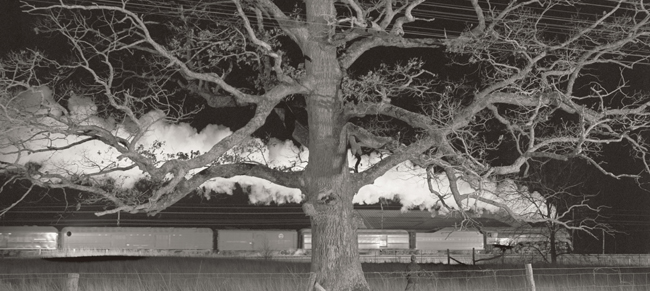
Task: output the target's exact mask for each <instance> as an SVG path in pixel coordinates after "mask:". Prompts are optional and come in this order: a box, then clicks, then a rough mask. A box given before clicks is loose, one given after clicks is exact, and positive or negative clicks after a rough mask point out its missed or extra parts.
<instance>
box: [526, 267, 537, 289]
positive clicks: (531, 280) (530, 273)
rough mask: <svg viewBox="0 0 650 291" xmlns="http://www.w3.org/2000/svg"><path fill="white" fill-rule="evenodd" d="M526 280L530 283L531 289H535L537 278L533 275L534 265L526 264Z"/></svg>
mask: <svg viewBox="0 0 650 291" xmlns="http://www.w3.org/2000/svg"><path fill="white" fill-rule="evenodd" d="M526 281H528V284H529V285H530V290H531V291H535V278H534V277H533V266H532V265H531V264H526Z"/></svg>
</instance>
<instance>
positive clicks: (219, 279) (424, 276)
mask: <svg viewBox="0 0 650 291" xmlns="http://www.w3.org/2000/svg"><path fill="white" fill-rule="evenodd" d="M527 266H529V267H528V268H529V270H527V268H526V267H525V266H523V265H522V267H521V268H516V269H488V270H454V271H419V272H414V273H411V276H413V277H414V278H416V279H415V280H416V281H417V283H416V287H417V288H416V289H415V290H527V291H528V290H535V291H539V290H585V291H587V290H588V291H594V290H619V291H623V290H635V291H636V290H650V278H649V277H650V268H644V267H599V268H535V269H534V270H533V268H532V266H530V265H527ZM365 275H366V278H367V280H368V282H369V284H370V285H371V287H372V290H378V291H383V290H404V286H405V285H406V276H407V272H367V273H366V274H365ZM308 281H309V273H290V272H287V273H282V272H277V273H155V272H152V273H39V274H26V273H22V274H20V273H16V274H0V290H3V291H5V290H6V291H23V290H25V291H27V290H30V291H31V290H61V291H91V290H92V291H95V290H111V291H121V290H142V291H149V290H156V291H159V290H163V291H164V290H184V291H185V290H187V291H204V290H211V291H214V290H303V289H305V286H306V285H307V284H308Z"/></svg>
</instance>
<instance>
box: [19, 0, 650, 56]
mask: <svg viewBox="0 0 650 291" xmlns="http://www.w3.org/2000/svg"><path fill="white" fill-rule="evenodd" d="M608 1H609V2H613V0H608ZM29 2H30V3H43V4H55V2H54V1H53V0H31V1H29ZM186 2H187V3H189V2H190V1H186ZM186 2H184V3H186ZM195 2H196V4H195V6H194V7H199V6H198V5H199V3H201V1H195ZM56 3H58V1H57V2H56ZM93 3H96V4H97V5H111V6H116V5H121V4H122V2H121V1H119V0H98V1H95V2H93ZM219 4H220V5H204V6H209V7H210V9H211V10H206V11H201V12H200V13H202V14H206V15H213V16H215V17H223V18H224V19H223V20H224V21H230V22H233V23H234V22H236V21H238V19H237V18H236V17H233V16H235V13H234V12H235V8H234V7H235V5H234V4H232V3H231V2H229V1H225V2H224V1H222V2H220V3H219ZM128 6H129V7H128V9H129V10H131V11H133V12H135V13H141V14H145V13H146V14H147V15H157V16H169V13H178V12H179V9H180V7H179V5H178V4H172V3H165V2H163V3H159V4H158V5H156V6H153V5H150V4H146V3H136V2H129V3H128ZM590 6H595V7H602V8H612V6H607V5H604V4H594V5H590ZM422 7H424V9H422ZM153 9H156V10H157V11H158V12H155V11H152V10H153ZM185 9H187V8H185ZM441 9H450V10H453V11H454V12H439V11H438V10H441ZM621 10H622V11H633V10H632V9H631V8H621ZM186 11H190V12H188V14H187V15H184V17H186V18H188V19H195V20H199V19H201V18H199V17H198V16H194V15H192V14H191V10H186ZM551 12H553V13H555V14H558V13H568V14H569V15H574V14H575V12H570V11H564V10H561V9H556V10H549V14H550V13H551ZM413 13H414V15H418V16H419V17H421V18H435V19H437V20H442V21H443V22H448V21H457V22H463V23H464V24H465V27H467V26H468V25H470V24H475V23H477V20H476V17H475V16H474V17H472V15H474V14H473V13H475V12H474V10H473V8H472V7H471V6H468V5H466V6H462V5H455V4H445V3H429V2H424V3H422V4H420V5H419V6H418V9H415V10H414V12H413ZM581 15H584V16H592V17H598V16H599V15H598V14H596V13H581ZM524 17H525V16H524ZM531 17H533V16H531ZM544 19H546V20H551V21H558V22H563V23H557V24H556V23H544V26H545V27H544V29H547V30H548V29H549V28H552V29H553V30H551V31H550V32H552V33H557V34H566V33H569V28H567V25H564V23H567V24H573V25H576V24H588V23H591V22H590V21H589V20H581V19H578V18H570V19H568V20H567V19H565V18H563V17H558V16H551V15H545V16H544ZM531 20H532V19H531ZM302 22H303V23H306V22H305V21H304V20H302ZM264 24H265V25H270V26H275V27H277V26H278V24H277V23H275V22H274V21H271V20H268V19H266V18H265V19H264ZM462 31H463V30H455V29H446V28H432V27H427V26H421V25H420V26H412V25H409V26H407V27H406V28H405V33H406V34H407V35H409V36H415V37H424V38H445V37H447V36H449V35H459V34H461V33H462ZM595 31H603V32H607V30H606V29H596V30H595ZM496 50H497V51H503V52H512V51H513V50H509V49H504V48H496ZM572 50H574V51H587V50H588V49H586V48H585V49H578V48H572ZM625 54H626V56H628V57H633V58H638V59H643V58H646V57H647V56H648V55H650V51H649V50H647V48H645V49H644V50H641V51H638V53H633V52H631V51H628V52H625ZM619 62H621V63H624V64H628V65H629V64H633V63H635V62H634V61H628V60H619ZM639 64H650V62H640V63H639Z"/></svg>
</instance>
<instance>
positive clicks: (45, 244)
mask: <svg viewBox="0 0 650 291" xmlns="http://www.w3.org/2000/svg"><path fill="white" fill-rule="evenodd" d="M58 235H59V231H58V230H57V229H56V228H55V227H51V226H2V227H0V251H11V250H56V249H57V238H58Z"/></svg>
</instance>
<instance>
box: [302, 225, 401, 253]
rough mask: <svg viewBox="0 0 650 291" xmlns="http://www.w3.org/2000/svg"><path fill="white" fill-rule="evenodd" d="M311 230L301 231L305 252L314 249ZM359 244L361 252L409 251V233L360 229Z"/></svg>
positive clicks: (358, 234) (358, 231)
mask: <svg viewBox="0 0 650 291" xmlns="http://www.w3.org/2000/svg"><path fill="white" fill-rule="evenodd" d="M311 238H312V233H311V229H302V230H300V245H301V247H302V248H303V249H305V250H311V248H312V239H311ZM357 243H358V244H359V245H358V246H359V250H360V251H370V250H408V249H409V233H408V232H407V231H406V230H393V229H358V230H357Z"/></svg>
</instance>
